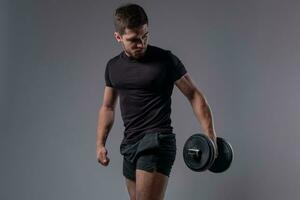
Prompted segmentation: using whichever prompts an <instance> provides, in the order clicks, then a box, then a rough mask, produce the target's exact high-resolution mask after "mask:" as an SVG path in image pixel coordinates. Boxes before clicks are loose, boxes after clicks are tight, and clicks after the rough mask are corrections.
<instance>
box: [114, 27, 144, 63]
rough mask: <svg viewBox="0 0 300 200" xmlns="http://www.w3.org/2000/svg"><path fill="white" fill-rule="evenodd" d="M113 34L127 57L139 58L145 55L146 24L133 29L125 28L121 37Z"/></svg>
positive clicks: (116, 33)
mask: <svg viewBox="0 0 300 200" xmlns="http://www.w3.org/2000/svg"><path fill="white" fill-rule="evenodd" d="M114 34H115V38H116V40H117V41H118V42H119V43H120V44H121V46H122V48H123V50H124V52H125V53H126V55H127V56H129V57H133V58H140V57H142V56H143V55H144V54H145V52H146V49H147V45H148V34H149V33H148V25H147V24H144V25H143V26H141V27H139V28H135V29H128V28H126V29H125V33H124V34H123V35H120V34H119V33H118V32H115V33H114Z"/></svg>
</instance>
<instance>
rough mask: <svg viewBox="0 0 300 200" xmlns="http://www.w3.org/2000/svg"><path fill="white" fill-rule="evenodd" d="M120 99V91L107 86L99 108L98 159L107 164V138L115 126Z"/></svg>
mask: <svg viewBox="0 0 300 200" xmlns="http://www.w3.org/2000/svg"><path fill="white" fill-rule="evenodd" d="M117 99H118V92H117V90H116V89H114V88H112V87H107V86H106V87H105V89H104V96H103V102H102V105H101V107H100V109H99V114H98V126H97V139H96V146H97V152H96V153H97V159H98V162H100V163H101V164H103V165H107V164H108V162H109V159H108V158H107V156H106V154H107V151H106V149H105V143H106V139H107V137H108V134H109V132H110V130H111V128H112V126H113V123H114V118H115V108H116V102H117Z"/></svg>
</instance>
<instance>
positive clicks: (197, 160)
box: [183, 133, 215, 172]
mask: <svg viewBox="0 0 300 200" xmlns="http://www.w3.org/2000/svg"><path fill="white" fill-rule="evenodd" d="M198 150H199V152H198ZM197 154H198V156H197ZM214 155H215V151H214V144H213V142H212V140H211V139H210V138H209V137H207V136H206V135H204V134H201V133H196V134H194V135H192V136H190V137H189V138H188V139H187V141H186V142H185V144H184V148H183V159H184V162H185V164H186V165H187V166H188V167H189V168H190V169H191V170H193V171H197V172H201V171H204V170H207V169H209V168H210V166H211V165H212V164H213V162H214Z"/></svg>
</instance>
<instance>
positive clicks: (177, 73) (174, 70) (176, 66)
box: [168, 51, 187, 82]
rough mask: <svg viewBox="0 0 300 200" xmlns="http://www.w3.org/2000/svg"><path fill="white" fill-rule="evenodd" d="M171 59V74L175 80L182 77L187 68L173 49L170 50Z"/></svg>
mask: <svg viewBox="0 0 300 200" xmlns="http://www.w3.org/2000/svg"><path fill="white" fill-rule="evenodd" d="M168 53H169V56H170V59H171V66H170V67H171V76H172V81H173V82H175V81H177V80H178V79H180V78H181V77H182V76H183V75H184V74H186V73H187V70H186V68H185V66H184V65H183V63H182V62H181V60H180V59H179V58H178V57H177V56H176V55H174V54H173V53H172V52H171V51H168Z"/></svg>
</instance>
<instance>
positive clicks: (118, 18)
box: [114, 3, 148, 35]
mask: <svg viewBox="0 0 300 200" xmlns="http://www.w3.org/2000/svg"><path fill="white" fill-rule="evenodd" d="M144 24H148V17H147V14H146V12H145V10H144V9H143V8H142V7H141V6H139V5H137V4H133V3H127V4H125V5H122V6H120V7H118V8H117V9H116V10H115V14H114V25H115V29H116V31H117V32H118V33H120V34H121V35H123V34H124V33H125V29H126V28H129V29H133V28H138V27H140V26H142V25H144Z"/></svg>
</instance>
